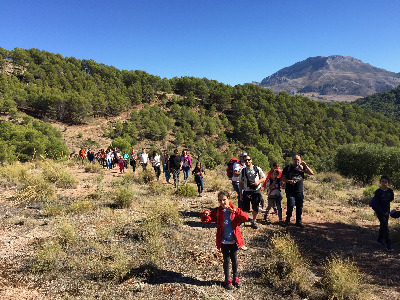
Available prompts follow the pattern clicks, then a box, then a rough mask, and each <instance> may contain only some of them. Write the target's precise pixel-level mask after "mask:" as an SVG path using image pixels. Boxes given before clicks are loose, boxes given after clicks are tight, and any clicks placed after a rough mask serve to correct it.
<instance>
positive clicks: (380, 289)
mask: <svg viewBox="0 0 400 300" xmlns="http://www.w3.org/2000/svg"><path fill="white" fill-rule="evenodd" d="M256 162H257V161H256ZM151 171H152V170H151ZM152 173H153V172H151V174H152ZM0 174H1V176H0V178H1V179H0V184H1V186H2V187H7V188H2V189H0V226H1V227H0V232H1V236H2V238H1V240H0V246H1V247H0V298H1V299H87V298H99V299H144V298H146V299H177V298H179V299H233V298H235V299H236V298H244V297H245V298H250V299H274V300H275V299H276V300H278V299H279V300H280V299H288V298H289V299H296V300H297V299H304V298H307V299H315V300H323V299H328V295H330V294H329V293H330V292H329V288H328V287H326V286H325V285H324V284H325V283H324V282H325V281H324V280H325V279H324V278H327V277H326V276H327V269H326V268H325V267H324V266H325V265H326V262H327V260H328V259H331V258H332V257H333V256H334V255H337V256H339V257H340V258H341V259H343V261H344V262H345V264H344V266H343V267H341V268H342V269H340V270H341V272H342V276H343V277H342V279H343V281H340V277H339V278H337V279H335V280H338V281H332V282H331V283H332V284H333V283H336V284H338V286H339V284H340V288H342V287H343V288H344V289H343V292H344V293H345V295H351V299H362V300H373V299H385V300H386V299H396V298H398V297H399V296H400V290H399V284H400V277H399V274H398V264H399V262H400V256H399V252H398V251H397V249H398V248H399V247H400V235H399V234H400V223H399V221H398V219H397V220H395V219H391V220H390V226H391V234H392V240H393V241H394V247H395V249H396V252H394V253H386V252H384V251H383V249H382V248H380V246H379V245H377V244H376V242H375V239H376V235H377V228H378V222H377V219H376V217H375V216H374V215H373V212H372V210H371V209H370V208H369V207H368V205H367V201H366V200H365V198H364V196H363V195H362V191H363V189H362V188H361V187H360V186H358V185H356V184H354V183H353V182H352V181H351V180H349V179H347V178H342V177H340V176H339V175H337V174H332V173H328V174H323V173H321V174H318V175H316V176H312V177H309V178H307V180H306V181H305V204H304V213H303V215H304V218H303V222H304V224H305V229H304V230H300V229H298V228H297V227H295V226H289V227H286V228H283V227H280V226H278V225H277V221H278V220H277V217H276V216H271V221H272V224H270V225H267V224H265V223H263V222H262V221H261V216H259V218H260V220H259V223H260V228H259V229H258V230H253V229H251V228H250V226H249V224H245V225H243V226H242V227H241V230H242V232H243V235H244V239H245V243H246V245H247V246H248V248H249V249H248V250H247V251H241V252H240V254H239V272H240V278H241V280H242V282H243V287H242V288H241V289H235V290H233V291H226V290H225V289H224V288H223V287H222V286H221V285H222V280H223V271H222V255H221V253H220V252H219V251H218V250H217V249H216V247H215V231H216V228H215V226H214V225H212V224H211V225H210V224H202V223H201V222H200V212H201V211H203V210H204V209H210V208H213V207H215V206H216V205H217V200H216V194H217V192H218V191H220V190H221V189H227V190H229V191H232V190H231V189H232V186H231V184H230V182H229V181H228V180H226V178H225V177H224V172H223V170H222V169H218V170H216V171H209V170H207V174H206V176H205V193H204V197H202V198H198V197H192V196H182V195H179V194H176V193H174V188H173V187H172V186H171V185H169V184H167V183H166V181H165V178H164V177H161V179H160V182H159V183H158V182H155V181H154V177H152V176H150V177H149V178H150V180H151V181H150V183H147V184H146V183H145V182H144V181H143V179H144V178H145V177H146V176H144V173H143V172H142V171H141V170H140V168H139V169H138V170H137V173H136V175H135V176H134V175H133V174H132V170H131V169H129V170H127V172H126V173H125V174H119V173H118V171H117V170H115V169H113V170H111V171H107V170H103V169H101V168H100V167H98V166H97V164H96V165H93V166H90V165H84V166H82V165H81V163H80V161H76V160H70V161H68V162H51V161H41V162H39V161H38V162H36V163H27V164H23V165H22V164H15V165H10V166H0ZM38 177H41V178H42V179H41V180H38ZM50 180H51V182H50ZM188 186H190V187H192V188H195V184H194V182H193V178H192V177H190V181H189V184H188ZM27 187H29V188H27ZM28 191H29V192H28ZM397 193H398V191H396V194H397ZM284 199H285V198H284ZM121 200H123V201H126V202H122V203H126V205H125V206H122V207H119V206H117V205H116V203H119V201H121ZM128 200H130V202H129V201H128ZM285 201H286V200H284V205H283V207H284V211H285V207H286V205H285ZM233 202H234V204H235V205H236V200H235V199H234V200H233ZM396 202H397V203H394V204H393V206H396V205H399V202H398V200H396ZM129 203H130V204H129ZM288 239H289V240H288ZM290 240H293V242H294V244H293V245H294V246H290V245H291V244H285V243H287V242H288V241H290ZM277 241H281V242H282V243H284V244H283V245H284V248H282V249H281V250H277V249H275V248H274V245H275V244H274V243H275V242H277ZM285 245H286V246H285ZM293 247H295V249H298V251H299V252H298V253H297V254H293V253H292V252H291V251H293ZM279 251H288V253H289V255H291V256H293V255H295V260H293V259H290V258H289V259H288V257H286V258H285V256H283V257H282V256H281V255H285V253H281V254H280V252H279ZM286 255H287V254H286ZM347 259H348V260H347ZM303 260H305V262H306V263H305V262H303V263H302V261H303ZM353 264H354V266H355V267H353ZM274 266H276V268H275V267H274ZM348 270H350V271H351V272H352V273H351V274H350V275H349V274H346V273H345V272H346V271H348ZM383 270H384V272H383ZM293 272H301V273H300V274H302V277H300V278H299V277H298V276H297V275H296V273H293ZM357 272H359V279H357V280H356V281H352V280H353V279H354V276H352V275H356V274H357ZM296 276H297V277H296ZM332 280H334V279H332ZM346 281H349V282H351V285H348V283H347V282H346ZM339 290H340V289H339Z"/></svg>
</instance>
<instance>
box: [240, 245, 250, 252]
mask: <svg viewBox="0 0 400 300" xmlns="http://www.w3.org/2000/svg"><path fill="white" fill-rule="evenodd" d="M248 249H249V248H247V246H245V245H243V246H242V248H240V250H244V251H246V250H248Z"/></svg>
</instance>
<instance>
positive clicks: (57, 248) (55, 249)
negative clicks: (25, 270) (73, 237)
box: [29, 241, 62, 272]
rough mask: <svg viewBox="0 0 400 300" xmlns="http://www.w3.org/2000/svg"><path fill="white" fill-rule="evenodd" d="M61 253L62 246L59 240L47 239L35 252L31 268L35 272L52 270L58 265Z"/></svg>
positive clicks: (30, 263) (30, 264)
mask: <svg viewBox="0 0 400 300" xmlns="http://www.w3.org/2000/svg"><path fill="white" fill-rule="evenodd" d="M61 253H62V248H61V245H60V244H59V243H58V241H46V242H44V243H43V244H41V245H40V246H39V247H38V248H37V249H36V250H35V252H34V253H33V255H32V258H31V260H30V262H29V268H30V269H31V270H32V271H33V272H45V271H50V270H52V269H54V267H55V266H56V263H57V261H58V260H59V256H60V254H61Z"/></svg>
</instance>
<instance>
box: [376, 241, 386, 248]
mask: <svg viewBox="0 0 400 300" xmlns="http://www.w3.org/2000/svg"><path fill="white" fill-rule="evenodd" d="M377 243H378V244H379V245H381V246H382V247H384V248H386V243H385V242H384V241H377Z"/></svg>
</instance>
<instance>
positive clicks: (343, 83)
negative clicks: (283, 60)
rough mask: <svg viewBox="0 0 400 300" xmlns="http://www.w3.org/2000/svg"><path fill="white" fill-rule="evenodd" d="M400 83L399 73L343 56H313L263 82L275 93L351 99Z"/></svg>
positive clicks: (262, 84) (390, 87) (263, 85)
mask: <svg viewBox="0 0 400 300" xmlns="http://www.w3.org/2000/svg"><path fill="white" fill-rule="evenodd" d="M399 84H400V75H399V73H393V72H389V71H386V70H384V69H380V68H376V67H373V66H371V65H370V64H367V63H364V62H362V61H361V60H358V59H356V58H354V57H350V56H340V55H332V56H328V57H325V56H317V57H310V58H308V59H306V60H304V61H301V62H298V63H295V64H294V65H292V66H290V67H286V68H283V69H281V70H279V71H278V72H276V73H274V74H272V75H271V76H268V77H266V78H264V79H263V80H262V81H261V82H260V83H259V85H260V86H262V87H264V88H267V89H270V90H272V91H273V92H275V93H278V92H280V91H286V92H288V93H290V94H304V95H306V96H310V97H311V98H313V99H318V100H334V99H338V100H343V99H346V98H347V99H348V101H351V100H355V99H358V98H360V97H365V96H369V95H372V94H374V93H377V92H384V91H387V90H390V89H392V88H394V87H396V86H397V85H399ZM335 96H336V98H335Z"/></svg>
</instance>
